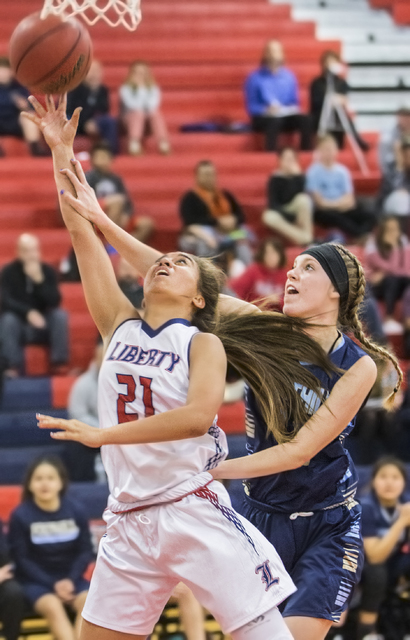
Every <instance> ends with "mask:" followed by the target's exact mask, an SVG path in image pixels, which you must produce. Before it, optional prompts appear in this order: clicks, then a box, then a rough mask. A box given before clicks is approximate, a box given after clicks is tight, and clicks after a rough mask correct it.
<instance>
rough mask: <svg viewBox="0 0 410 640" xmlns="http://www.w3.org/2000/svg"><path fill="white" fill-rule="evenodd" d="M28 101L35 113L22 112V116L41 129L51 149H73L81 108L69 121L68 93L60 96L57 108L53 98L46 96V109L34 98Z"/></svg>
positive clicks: (31, 97) (78, 108)
mask: <svg viewBox="0 0 410 640" xmlns="http://www.w3.org/2000/svg"><path fill="white" fill-rule="evenodd" d="M28 100H29V102H30V104H31V106H32V107H33V109H34V111H22V115H23V116H24V117H25V118H28V119H29V120H31V121H32V122H34V123H35V124H36V125H37V126H38V127H39V129H40V130H41V132H42V133H43V136H44V139H45V141H46V142H47V144H48V146H49V147H50V149H51V150H53V149H54V148H55V147H58V146H59V145H62V146H69V147H70V148H71V147H72V146H73V142H74V138H75V135H76V133H77V127H78V120H79V117H80V113H81V107H77V109H76V110H75V111H74V113H73V115H72V117H71V119H70V120H69V119H68V118H67V114H66V110H67V94H66V93H64V94H62V95H61V96H60V98H59V100H58V104H57V107H56V105H55V102H54V98H53V96H45V104H46V108H44V107H43V105H42V104H41V102H39V101H38V100H37V98H35V97H34V96H30V97H29V99H28Z"/></svg>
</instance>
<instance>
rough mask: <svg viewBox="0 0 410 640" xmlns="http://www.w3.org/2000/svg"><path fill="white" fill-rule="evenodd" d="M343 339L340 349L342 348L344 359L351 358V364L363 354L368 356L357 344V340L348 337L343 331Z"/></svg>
mask: <svg viewBox="0 0 410 640" xmlns="http://www.w3.org/2000/svg"><path fill="white" fill-rule="evenodd" d="M343 340H344V343H343V345H342V350H343V359H344V360H351V361H352V362H351V364H352V365H353V364H354V363H355V362H357V361H358V360H360V359H361V358H363V357H365V356H368V357H370V356H369V355H368V354H367V353H366V351H365V350H364V349H363V348H362V347H361V346H360V345H359V344H357V342H355V341H354V340H352V338H350V337H349V336H348V335H346V334H345V333H344V334H343ZM350 366H351V365H350Z"/></svg>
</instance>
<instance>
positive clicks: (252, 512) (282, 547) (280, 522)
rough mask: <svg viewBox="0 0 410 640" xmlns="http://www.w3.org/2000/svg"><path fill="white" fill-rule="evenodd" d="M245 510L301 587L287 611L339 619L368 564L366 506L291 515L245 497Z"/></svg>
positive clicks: (284, 608)
mask: <svg viewBox="0 0 410 640" xmlns="http://www.w3.org/2000/svg"><path fill="white" fill-rule="evenodd" d="M241 512H242V515H244V516H245V518H247V519H248V520H250V522H252V524H254V525H255V526H256V528H257V529H259V531H261V532H262V533H263V534H264V535H265V537H266V538H267V539H268V540H269V542H271V543H272V544H273V545H274V547H275V548H276V551H277V552H278V553H279V556H280V557H281V559H282V561H283V564H284V565H285V568H286V569H287V571H288V572H289V573H290V575H291V577H292V579H293V582H294V583H295V585H296V587H297V591H296V592H295V593H294V594H292V595H291V596H290V597H289V598H288V600H287V601H286V602H285V603H284V605H283V607H281V608H282V613H283V615H284V616H285V617H289V616H305V617H309V618H321V619H325V620H332V621H333V622H338V621H339V620H340V616H341V614H342V612H343V611H345V609H347V607H348V604H349V601H350V598H351V596H352V594H353V590H354V587H355V585H356V584H357V583H358V582H359V580H360V576H361V572H362V567H363V560H364V553H363V542H362V537H361V506H360V505H359V504H354V506H353V507H351V508H350V509H349V508H348V507H347V506H341V507H336V508H334V509H329V510H326V511H316V512H314V514H313V515H310V516H308V515H305V516H303V515H298V516H297V517H295V515H296V514H293V515H292V517H290V515H291V514H289V513H281V512H278V511H275V512H272V511H271V510H269V507H267V506H266V507H265V505H262V504H260V503H258V502H256V501H254V500H251V499H250V498H246V499H245V501H244V504H243V506H242V509H241Z"/></svg>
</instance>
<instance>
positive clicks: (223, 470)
mask: <svg viewBox="0 0 410 640" xmlns="http://www.w3.org/2000/svg"><path fill="white" fill-rule="evenodd" d="M376 375H377V370H376V365H375V363H374V361H373V360H372V359H371V358H370V356H363V357H362V358H361V359H360V360H358V362H356V363H355V364H354V365H353V366H352V367H351V368H350V369H348V371H346V373H345V374H343V376H342V377H341V378H340V380H339V381H338V382H337V383H336V384H335V386H334V388H333V390H332V392H331V393H330V395H329V397H328V399H327V400H326V403H325V404H323V405H322V406H321V407H319V409H318V410H317V411H316V413H315V414H314V415H313V416H312V417H311V418H310V419H309V420H308V421H307V422H306V424H305V425H303V427H302V428H301V429H300V431H298V433H297V435H296V436H295V437H294V439H293V440H291V441H290V442H286V443H284V444H280V445H277V446H275V447H270V448H269V449H266V450H264V451H258V452H257V453H254V454H252V455H249V456H246V457H244V458H236V459H235V460H227V461H225V462H222V463H221V464H220V465H219V466H218V467H216V469H214V470H213V471H212V475H213V476H214V478H224V479H226V480H228V479H230V480H233V479H237V478H259V477H261V476H268V475H271V474H274V473H282V472H283V471H290V470H291V469H298V468H299V467H301V466H303V465H304V464H307V463H309V461H310V460H311V459H312V458H313V457H314V456H315V455H317V454H318V453H319V451H321V450H322V449H323V448H324V447H326V446H327V445H328V444H330V443H331V442H332V441H333V440H334V439H335V438H337V437H338V436H339V435H340V434H341V433H342V431H343V430H344V429H345V428H346V427H347V425H348V424H349V422H350V421H351V420H353V418H354V416H355V415H356V414H357V412H358V411H359V409H360V407H361V406H362V404H363V402H364V401H365V399H366V398H367V395H368V393H369V392H370V390H371V388H372V386H373V384H374V382H375V380H376Z"/></svg>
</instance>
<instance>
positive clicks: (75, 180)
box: [60, 169, 81, 195]
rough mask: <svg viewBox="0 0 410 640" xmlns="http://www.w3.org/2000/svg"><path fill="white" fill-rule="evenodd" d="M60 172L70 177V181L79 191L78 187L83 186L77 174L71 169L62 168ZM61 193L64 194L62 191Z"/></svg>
mask: <svg viewBox="0 0 410 640" xmlns="http://www.w3.org/2000/svg"><path fill="white" fill-rule="evenodd" d="M60 173H63V174H64V175H65V176H66V177H67V178H68V179H69V181H70V182H71V184H72V185H73V187H74V189H75V190H76V191H78V188H79V187H81V182H80V181H79V179H78V178H77V176H76V174H75V173H74V171H71V169H60ZM60 193H61V192H60ZM61 195H63V194H62V193H61Z"/></svg>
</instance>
